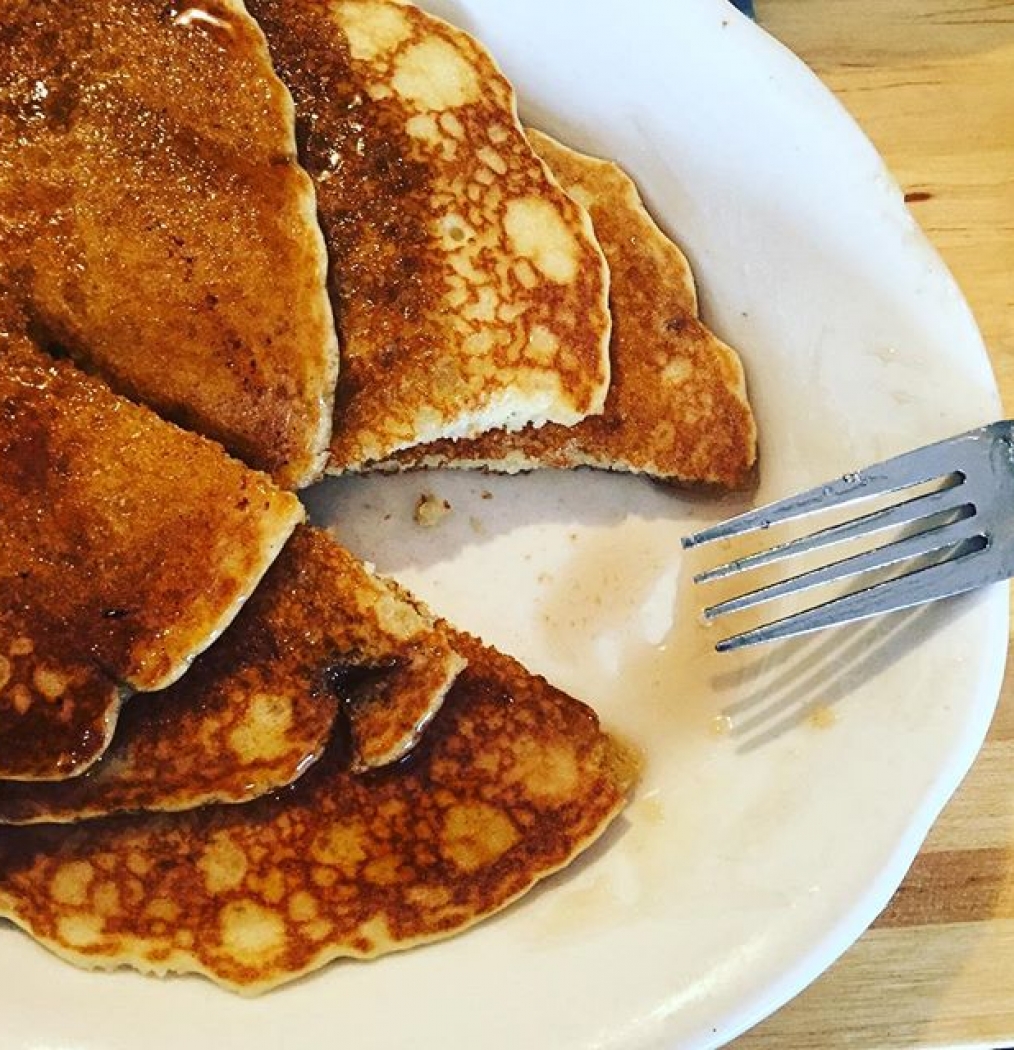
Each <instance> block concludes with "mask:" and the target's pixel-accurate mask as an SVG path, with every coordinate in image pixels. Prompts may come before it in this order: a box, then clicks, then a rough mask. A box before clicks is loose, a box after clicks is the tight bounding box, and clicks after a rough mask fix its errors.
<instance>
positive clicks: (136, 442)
mask: <svg viewBox="0 0 1014 1050" xmlns="http://www.w3.org/2000/svg"><path fill="white" fill-rule="evenodd" d="M302 514H303V512H302V508H301V506H300V504H299V502H298V501H297V500H296V498H295V497H294V496H292V495H291V494H289V493H284V492H280V491H279V490H278V489H276V488H275V486H274V485H273V484H272V483H271V481H270V479H269V478H268V477H267V476H266V475H264V474H260V473H257V472H256V471H253V470H250V469H249V468H248V467H245V466H243V464H241V463H239V462H238V461H236V460H233V459H230V458H229V457H228V456H226V455H225V454H224V453H223V452H222V450H221V448H220V447H219V446H217V445H215V444H213V443H212V442H210V441H207V440H206V439H204V438H200V437H198V436H196V435H194V434H189V433H187V432H185V431H182V430H179V429H178V428H177V427H174V426H173V425H171V424H169V423H165V422H163V421H162V420H160V419H159V418H158V417H157V416H155V415H154V414H153V413H152V412H150V411H149V410H148V409H145V408H141V407H139V406H136V405H133V404H131V403H130V402H128V401H125V400H123V399H122V398H120V397H117V396H116V395H115V394H113V393H112V392H111V391H110V390H109V389H108V388H107V387H106V386H105V385H104V384H103V383H101V382H100V381H99V380H97V379H95V378H92V377H89V376H86V375H84V374H83V373H81V372H79V371H78V370H77V369H76V368H74V367H73V366H72V365H70V364H69V363H68V362H52V361H50V360H49V359H47V358H46V357H45V356H44V355H41V354H40V353H39V352H38V351H36V350H35V349H34V348H33V347H31V346H30V345H29V344H27V343H25V342H23V341H20V340H16V341H13V342H12V341H10V340H0V534H2V537H3V539H2V542H0V776H3V777H7V778H12V779H23V780H31V779H38V780H47V779H59V778H62V777H67V776H71V775H72V774H74V773H78V772H80V771H82V770H83V769H84V768H85V767H86V766H88V765H89V764H90V763H91V762H93V761H94V760H95V759H96V758H97V757H98V756H99V754H101V752H102V751H103V750H104V748H105V747H106V745H107V743H108V741H109V738H110V735H111V733H112V729H113V724H114V722H115V718H116V712H117V708H118V706H119V701H120V699H121V698H122V695H123V693H124V691H125V689H126V688H127V687H129V688H131V689H140V690H150V689H159V688H162V687H164V686H166V685H169V684H170V683H171V682H172V681H174V680H175V679H176V678H177V677H178V676H179V675H180V674H182V673H183V671H184V670H185V669H186V668H187V666H188V664H189V663H190V661H191V659H192V658H193V657H194V655H195V654H196V653H198V652H200V651H201V650H202V649H204V648H205V647H206V646H208V645H209V644H210V643H211V642H212V641H213V640H214V639H215V638H216V637H217V636H218V634H219V633H220V632H221V631H222V630H223V628H224V627H225V626H226V624H228V623H229V621H230V620H231V619H232V618H233V617H234V616H235V615H236V612H237V611H238V609H239V607H240V605H241V604H242V603H243V601H244V600H245V599H246V598H247V596H248V595H249V594H250V592H251V591H252V590H253V588H254V587H255V585H256V583H257V581H258V580H259V579H260V577H261V575H262V574H263V573H264V571H265V569H266V568H267V567H268V565H270V564H271V561H272V560H273V559H274V557H275V555H276V554H277V553H278V550H279V549H280V548H281V546H282V545H283V544H284V542H285V540H286V539H287V538H288V536H289V534H290V532H291V531H292V529H293V528H294V527H295V525H296V523H297V522H298V521H299V520H300V518H301V517H302ZM138 702H142V701H138Z"/></svg>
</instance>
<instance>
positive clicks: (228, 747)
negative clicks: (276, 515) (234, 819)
mask: <svg viewBox="0 0 1014 1050" xmlns="http://www.w3.org/2000/svg"><path fill="white" fill-rule="evenodd" d="M463 666H464V660H463V659H462V658H461V657H459V656H458V655H457V654H456V653H455V652H454V651H453V650H452V649H451V647H450V644H449V643H448V640H447V636H446V631H445V630H444V629H443V628H440V627H437V626H435V625H434V624H433V622H432V620H431V619H430V618H429V617H427V616H425V615H424V614H422V613H421V612H420V611H419V610H418V609H417V608H416V607H415V605H413V604H412V603H410V602H408V601H406V600H405V599H404V598H403V597H402V596H401V595H400V593H399V592H398V590H397V589H396V588H395V587H394V586H393V585H392V584H388V583H386V582H385V581H383V580H381V579H378V578H377V577H376V576H373V575H372V574H371V573H369V572H368V571H367V569H366V568H365V567H364V566H363V565H362V563H361V562H359V561H357V560H356V559H355V558H353V557H352V555H351V554H349V553H348V552H347V551H345V550H343V549H342V548H341V547H339V546H338V545H337V544H336V543H335V542H334V541H333V540H331V539H330V538H329V537H328V536H327V535H326V534H325V533H321V532H318V531H317V530H314V529H310V528H307V527H299V528H297V529H296V531H295V533H294V534H293V536H292V539H291V540H290V541H289V543H288V545H287V546H286V548H285V549H284V550H283V551H282V553H281V554H280V555H279V556H278V558H277V560H276V561H275V562H274V564H273V565H272V566H271V568H270V569H269V570H268V572H267V574H266V575H265V577H264V579H263V581H262V582H261V584H260V585H259V587H258V588H257V590H256V591H255V592H254V594H253V596H252V597H251V598H250V600H249V601H248V602H247V603H246V605H245V606H244V607H243V609H242V610H241V611H240V613H239V615H238V616H237V617H236V619H235V621H234V622H233V623H232V624H231V626H230V627H229V628H228V630H227V631H226V632H225V633H224V634H223V635H222V637H221V639H219V641H218V642H217V643H216V644H215V645H214V646H212V647H211V649H209V650H208V651H207V652H206V653H204V654H203V655H202V656H199V657H198V658H197V659H196V660H195V661H194V664H193V666H192V667H191V669H190V670H189V671H188V673H187V674H186V675H184V676H183V678H182V679H180V681H178V682H177V683H176V684H175V685H173V686H171V687H170V688H168V689H166V690H164V691H162V692H160V693H154V694H152V695H151V696H146V697H144V699H143V701H141V702H135V703H130V704H128V705H127V706H126V707H125V708H124V710H123V714H122V716H121V718H120V723H119V725H118V726H117V730H116V736H115V738H114V741H113V743H112V745H111V746H110V748H109V750H108V751H106V753H105V754H104V755H103V757H102V758H101V759H100V760H99V761H98V762H97V763H96V764H95V765H94V766H92V768H91V769H90V770H89V771H88V772H86V773H85V774H84V775H82V776H79V777H74V778H73V779H71V780H63V781H59V782H56V783H47V784H39V783H35V784H25V783H14V782H6V783H0V823H5V824H7V823H11V824H21V823H37V822H40V821H56V822H67V821H76V820H83V819H86V818H92V817H96V816H101V815H103V814H107V813H113V812H117V811H120V810H180V809H190V808H193V807H195V806H199V805H204V804H207V803H210V802H230V803H237V802H245V801H248V800H250V799H251V798H255V797H257V796H258V795H263V794H265V793H267V792H268V791H271V790H273V789H275V788H278V787H282V786H284V785H286V784H289V783H291V782H292V781H293V780H295V779H296V778H297V777H299V776H300V775H301V774H302V773H303V772H304V771H305V770H306V769H307V768H308V767H309V766H310V765H312V763H313V762H314V761H316V760H317V758H318V757H319V756H320V754H321V752H322V751H323V749H324V745H325V743H326V741H327V739H328V737H329V736H330V735H331V732H332V726H333V724H334V721H335V719H336V718H339V717H344V713H343V707H347V708H348V712H349V716H350V717H351V719H352V726H353V736H352V748H353V754H354V757H355V762H354V765H355V766H356V768H367V767H372V766H379V765H383V764H386V763H388V762H392V761H396V760H397V759H399V758H401V757H403V756H404V754H405V753H406V752H407V751H408V750H409V749H410V748H411V747H412V746H413V745H414V744H415V742H416V741H417V740H418V738H419V735H420V733H421V732H422V729H423V728H424V727H425V725H426V724H427V723H428V722H429V720H430V719H431V718H432V716H433V715H434V714H435V712H436V711H437V709H438V708H439V706H440V704H441V703H442V701H443V698H444V695H445V694H446V692H447V689H448V688H449V686H450V684H451V682H452V681H453V680H454V678H455V677H456V676H457V674H458V672H459V671H460V670H461V668H462V667H463Z"/></svg>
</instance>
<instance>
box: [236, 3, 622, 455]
mask: <svg viewBox="0 0 1014 1050" xmlns="http://www.w3.org/2000/svg"><path fill="white" fill-rule="evenodd" d="M248 7H249V9H250V12H251V13H252V14H253V15H254V17H255V18H256V19H257V20H258V22H259V23H260V25H261V28H262V29H263V30H264V32H265V35H266V36H267V40H268V45H269V48H270V51H271V56H272V59H273V60H274V63H275V68H276V70H277V71H278V74H279V75H280V76H281V78H282V80H283V81H284V82H285V84H286V86H287V87H288V88H289V90H290V91H291V92H292V96H293V99H294V101H295V106H296V127H297V136H298V141H299V156H300V160H301V162H302V164H303V166H304V167H305V168H306V169H307V171H309V173H310V175H311V177H312V178H313V181H314V184H315V186H316V190H317V201H318V211H319V216H320V221H321V225H322V228H323V230H324V236H325V240H326V242H327V245H328V251H329V255H330V260H331V272H332V284H331V291H332V295H333V302H334V307H335V315H336V318H337V323H338V326H339V333H340V336H341V342H342V375H341V378H340V380H339V383H338V389H337V393H336V402H335V419H334V432H333V437H332V442H331V459H330V466H329V470H331V471H332V472H335V473H340V472H342V471H344V470H347V469H349V468H352V467H355V466H359V465H362V464H364V463H366V462H367V461H370V460H375V459H381V458H384V457H386V456H388V455H390V454H391V453H392V452H394V451H395V450H396V449H399V448H404V447H407V446H410V445H415V444H418V443H420V442H424V441H430V440H434V439H437V438H441V437H461V436H464V435H469V434H474V433H478V432H480V431H483V430H488V429H490V428H492V427H507V428H514V429H516V428H518V427H520V426H522V425H524V424H526V423H536V424H537V423H541V422H544V421H546V420H554V421H556V422H559V423H567V424H569V423H574V422H576V421H577V420H578V419H581V418H583V417H584V416H585V415H587V414H588V413H590V412H597V411H600V410H601V408H602V403H603V398H604V396H605V390H606V387H607V385H608V380H609V361H608V334H609V313H608V308H607V272H606V268H605V264H604V261H603V259H602V255H601V252H600V250H599V248H598V246H597V244H596V242H595V239H594V234H593V232H592V228H591V224H590V221H589V219H588V216H587V215H586V214H585V212H584V210H583V209H582V208H580V207H579V206H578V205H577V204H575V203H574V202H573V201H572V200H570V199H569V198H568V197H567V196H566V195H565V194H564V193H563V192H562V190H561V189H560V188H559V186H558V185H557V183H556V182H555V180H554V179H553V178H552V177H551V176H550V175H549V174H548V172H547V171H546V169H545V166H544V165H543V164H542V163H541V162H540V161H539V159H538V158H537V157H536V156H535V154H534V153H533V152H532V149H531V147H530V146H529V144H528V142H527V140H526V139H525V136H524V133H523V131H522V129H521V127H520V125H519V123H518V120H517V116H516V111H515V100H514V93H513V90H512V88H511V86H510V85H509V84H508V82H507V81H506V80H505V79H504V77H503V75H502V74H501V73H500V71H499V70H498V69H497V67H496V65H495V63H494V62H493V60H492V59H491V58H490V56H489V55H488V54H487V53H486V51H485V50H483V48H482V47H481V46H480V45H479V44H477V43H476V42H475V41H474V40H472V39H471V38H470V37H469V36H467V35H466V34H465V33H463V32H461V31H460V30H458V29H455V28H453V27H451V26H449V25H447V24H446V23H445V22H442V21H441V20H439V19H437V18H434V17H433V16H431V15H428V14H425V13H424V12H422V11H420V10H419V9H417V8H415V7H413V6H411V5H407V4H402V3H398V2H395V0H343V2H337V3H331V2H329V0H327V2H326V0H298V2H293V0H251V2H250V3H249V4H248Z"/></svg>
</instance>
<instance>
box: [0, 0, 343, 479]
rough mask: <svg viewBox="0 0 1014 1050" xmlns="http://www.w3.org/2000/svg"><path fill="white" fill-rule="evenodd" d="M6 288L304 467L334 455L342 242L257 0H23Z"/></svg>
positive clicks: (237, 441) (176, 411) (142, 381)
mask: <svg viewBox="0 0 1014 1050" xmlns="http://www.w3.org/2000/svg"><path fill="white" fill-rule="evenodd" d="M3 298H6V299H8V300H9V302H8V303H7V304H6V307H0V316H2V315H10V314H12V313H14V314H18V315H19V316H20V321H19V324H20V325H21V328H22V330H27V331H29V333H30V334H31V335H32V336H33V338H35V340H36V341H37V342H39V343H40V344H41V345H43V346H47V347H59V348H61V349H62V350H63V351H64V352H69V353H70V354H72V355H73V356H74V357H76V358H77V359H78V360H79V361H81V362H84V363H85V364H86V365H87V366H88V367H89V368H90V369H93V370H96V371H98V372H100V373H101V374H102V375H103V376H104V377H105V378H106V379H107V380H108V381H109V382H110V383H111V385H112V386H113V387H114V388H115V389H117V390H118V391H119V392H121V393H124V394H127V395H128V396H130V397H132V398H133V399H135V400H141V401H143V402H145V403H147V404H149V405H151V406H152V407H153V408H155V409H156V410H157V411H159V412H160V413H161V414H162V415H163V416H165V417H166V418H169V419H172V420H173V421H175V422H177V423H180V424H182V425H184V426H186V427H187V428H189V429H193V430H196V431H198V432H199V433H203V434H205V435H208V436H210V437H213V438H215V439H217V440H219V441H220V442H221V443H222V444H224V445H225V446H226V447H227V448H228V449H229V450H230V451H231V452H232V453H234V454H235V455H237V456H239V457H240V458H242V459H243V460H245V461H246V462H247V463H248V464H250V465H251V466H255V467H257V468H260V469H263V470H266V471H269V472H270V473H272V474H273V475H274V476H275V478H276V479H277V480H278V481H279V483H281V484H283V485H284V486H286V487H294V486H298V485H301V484H304V483H306V482H308V481H310V480H312V479H313V478H314V477H316V476H317V475H319V474H320V472H321V471H322V469H323V465H324V456H325V450H326V448H327V442H328V437H329V434H330V426H331V412H332V398H333V392H334V384H335V378H336V371H337V343H336V338H335V333H334V325H333V321H332V318H331V313H330V306H329V302H328V297H327V291H326V254H325V251H324V247H323V242H322V239H321V235H320V230H319V227H318V226H317V223H316V215H315V202H314V194H313V187H312V184H311V183H310V180H309V179H308V178H307V176H306V174H305V173H304V172H303V171H302V170H301V169H300V168H299V166H298V164H297V162H296V145H295V133H294V123H293V114H292V102H291V99H290V98H289V96H288V94H287V93H286V91H285V89H284V87H283V86H282V84H281V83H280V82H279V81H278V79H277V77H275V76H274V74H273V72H272V70H271V64H270V60H269V58H268V53H267V49H266V47H265V44H264V39H263V36H262V34H261V33H260V32H259V30H258V29H257V26H256V25H255V23H254V22H253V20H252V19H251V18H250V17H249V15H248V14H247V13H246V11H245V9H244V8H243V6H242V4H241V3H239V2H238V0H208V2H204V0H202V2H201V3H200V4H196V5H194V6H188V5H187V4H186V3H181V4H170V3H165V2H163V0H14V2H11V3H6V4H5V5H4V9H3V17H2V25H0V299H3ZM8 330H10V329H8Z"/></svg>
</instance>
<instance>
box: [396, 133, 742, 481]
mask: <svg viewBox="0 0 1014 1050" xmlns="http://www.w3.org/2000/svg"><path fill="white" fill-rule="evenodd" d="M529 138H530V139H531V142H532V145H533V146H534V147H535V148H536V150H537V151H538V153H539V155H540V156H541V157H542V158H543V160H545V161H546V163H547V164H548V165H549V166H550V168H552V170H553V172H554V173H555V174H556V176H557V178H558V179H559V180H560V182H561V183H562V184H563V186H564V188H565V189H566V190H567V191H568V193H570V194H571V195H572V196H574V197H575V198H576V199H577V200H578V201H580V202H581V204H583V205H584V206H585V207H586V208H587V209H588V211H589V212H590V214H591V217H592V221H593V222H594V224H595V232H596V234H597V235H598V239H599V243H600V244H601V245H602V248H603V250H604V251H605V253H606V259H607V260H608V262H609V269H610V273H611V284H610V293H609V300H610V308H611V310H612V315H613V332H612V342H611V347H610V352H611V355H612V381H611V384H610V387H609V393H608V396H607V397H606V406H605V410H604V411H603V413H602V414H601V415H598V416H590V417H589V418H587V419H585V420H583V421H582V422H580V423H578V424H577V425H575V426H572V427H562V426H555V425H552V424H547V425H546V426H544V427H540V428H538V429H536V428H534V427H528V428H526V429H525V430H523V431H521V432H520V433H514V434H512V433H506V432H504V431H497V432H491V433H488V434H483V435H481V436H480V437H478V438H475V439H474V440H468V441H440V442H436V443H434V444H431V445H427V446H421V447H418V448H413V449H409V450H407V451H404V452H401V453H399V454H398V455H397V456H396V457H394V462H393V463H390V464H384V466H385V467H387V468H389V467H392V466H401V467H420V466H426V467H436V466H446V467H483V468H487V469H489V470H495V471H501V472H506V473H514V472H516V471H520V470H530V469H532V468H534V467H578V466H591V467H602V468H606V469H609V470H623V471H633V472H636V473H644V474H650V475H652V476H653V477H656V478H661V479H665V480H667V481H674V482H679V483H681V484H689V485H708V486H716V487H720V488H729V489H735V488H741V487H743V486H744V485H745V484H747V482H748V481H749V480H750V478H751V475H752V471H753V466H754V462H755V460H756V455H757V450H756V427H755V424H754V419H753V414H752V412H751V410H750V406H749V403H748V402H747V397H746V385H745V382H744V377H743V369H742V366H741V364H740V361H739V358H738V356H737V355H736V353H735V352H734V351H733V350H732V349H730V348H729V347H728V346H726V345H725V343H723V342H722V341H721V340H720V339H718V338H717V337H716V336H715V335H714V334H713V333H712V332H711V331H709V330H708V328H707V327H706V326H705V325H703V324H702V323H701V322H700V320H698V317H697V297H696V294H695V292H694V284H693V276H692V274H691V272H690V267H689V265H688V264H687V261H686V258H685V256H684V255H683V253H682V252H681V251H680V250H679V248H677V247H676V245H675V244H673V243H672V241H670V240H669V239H668V238H667V237H666V236H665V234H664V233H663V232H662V231H661V230H660V229H659V228H658V227H657V226H656V225H655V223H654V222H653V220H652V219H651V217H650V215H649V214H648V212H647V211H646V210H645V208H644V205H643V204H642V203H641V199H640V197H639V195H638V193H637V188H636V187H635V185H634V183H633V182H632V181H631V180H630V178H628V176H627V175H626V174H624V172H623V171H622V170H621V169H620V168H618V167H617V166H616V165H615V164H611V163H609V162H608V161H604V160H598V159H595V158H593V157H587V156H584V155H582V154H580V153H575V152H574V151H573V150H570V149H567V148H566V147H565V146H561V145H560V144H559V143H558V142H555V141H554V140H553V139H551V138H549V136H547V135H543V134H541V133H539V132H537V131H531V132H529Z"/></svg>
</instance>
